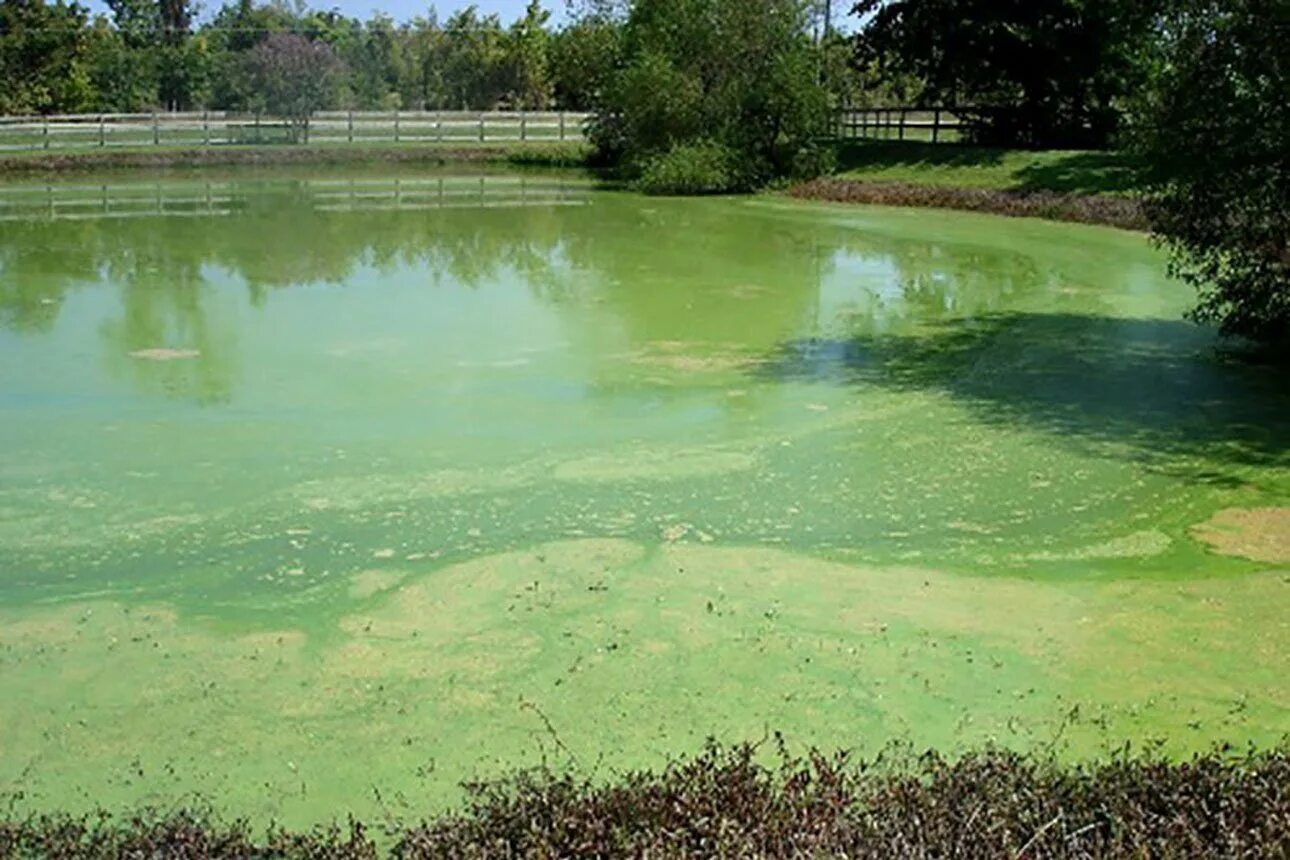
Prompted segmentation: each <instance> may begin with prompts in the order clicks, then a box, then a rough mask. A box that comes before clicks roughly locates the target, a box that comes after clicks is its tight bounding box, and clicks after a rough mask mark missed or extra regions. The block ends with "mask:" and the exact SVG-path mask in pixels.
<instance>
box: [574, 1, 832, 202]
mask: <svg viewBox="0 0 1290 860" xmlns="http://www.w3.org/2000/svg"><path fill="white" fill-rule="evenodd" d="M806 10H807V4H806V3H804V2H803V0H637V2H635V3H633V4H632V5H631V9H630V13H629V15H628V18H627V21H626V23H625V24H624V26H623V33H622V40H621V50H620V61H619V65H618V67H617V68H616V69H615V71H614V72H613V73H612V74H610V75H609V76H608V78H607V80H606V81H605V83H604V88H603V92H602V93H601V94H600V96H599V98H598V101H597V106H596V117H595V119H594V121H593V122H592V123H591V126H590V128H589V132H590V136H591V140H592V143H593V144H594V145H595V146H596V149H597V151H598V153H599V155H600V157H601V159H602V160H603V161H605V162H606V163H609V164H617V165H619V166H622V167H625V168H627V169H628V171H629V172H632V173H636V174H637V175H639V177H640V178H641V180H642V181H641V187H648V183H647V181H646V180H645V178H644V174H645V173H646V172H647V171H648V172H649V173H650V175H651V180H652V178H654V177H655V176H658V177H659V178H660V179H661V178H663V177H662V176H660V174H668V175H670V174H673V173H676V174H679V175H681V176H682V178H689V177H691V176H694V175H696V174H697V173H698V171H699V170H700V168H702V167H705V166H706V167H707V168H709V172H708V173H707V174H706V175H702V176H700V180H701V181H699V182H697V183H693V187H694V188H696V189H697V190H698V191H699V192H700V193H711V192H712V191H714V190H733V189H735V188H739V189H746V188H750V187H754V186H757V185H761V184H764V183H766V182H769V181H771V180H773V179H775V178H777V177H784V176H791V175H794V174H795V173H798V172H800V171H801V170H804V169H807V168H810V167H811V166H812V164H811V162H810V160H809V159H803V158H802V157H801V154H802V153H803V152H804V151H805V150H808V149H809V148H810V147H811V146H812V144H813V142H814V141H815V140H816V139H817V138H818V137H819V135H820V133H821V132H822V130H823V129H824V128H825V126H826V120H827V116H828V100H827V97H826V95H825V92H824V89H823V87H822V86H821V85H820V83H819V62H818V60H819V57H818V54H817V53H816V49H815V47H814V45H813V44H812V42H811V39H810V35H809V33H808V28H807V17H806ZM713 144H715V145H719V146H720V147H724V148H725V150H726V151H727V152H729V153H731V159H730V161H731V163H730V164H728V165H726V167H725V172H726V173H728V174H729V178H728V179H726V180H725V181H724V182H722V183H720V184H718V183H717V182H716V180H717V179H718V176H719V174H720V173H721V172H722V171H721V170H719V169H716V168H717V162H718V161H720V160H721V159H718V158H717V157H716V151H715V150H714V149H713V148H712V145H713ZM686 147H693V150H687V149H685V148H686ZM683 168H684V169H683ZM736 168H737V169H736ZM718 185H719V187H718ZM690 186H691V183H689V182H678V183H670V182H668V183H661V186H660V187H661V188H665V189H667V190H669V193H688V188H689V187H690Z"/></svg>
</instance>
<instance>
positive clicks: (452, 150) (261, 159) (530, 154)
mask: <svg viewBox="0 0 1290 860" xmlns="http://www.w3.org/2000/svg"><path fill="white" fill-rule="evenodd" d="M578 160H580V159H577V158H576V157H575V153H574V148H573V147H571V146H570V145H569V144H562V145H559V146H545V145H528V146H524V147H519V146H516V145H505V146H501V145H492V146H489V145H477V146H401V147H390V146H383V147H364V146H312V147H311V146H281V147H272V146H268V147H266V146H256V147H211V148H194V149H161V150H157V151H147V150H142V151H141V150H132V151H118V152H111V151H108V152H95V151H82V152H50V153H40V154H24V155H10V156H5V157H0V176H3V175H5V174H11V175H13V174H33V173H67V172H73V171H89V170H102V169H104V168H164V167H224V166H235V165H250V166H268V165H299V164H319V165H339V164H359V163H379V164H431V165H435V164H453V163H461V162H467V163H477V164H479V163H489V162H494V163H512V164H550V165H562V166H563V165H568V164H570V163H571V162H573V161H578Z"/></svg>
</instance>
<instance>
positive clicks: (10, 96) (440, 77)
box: [0, 0, 903, 115]
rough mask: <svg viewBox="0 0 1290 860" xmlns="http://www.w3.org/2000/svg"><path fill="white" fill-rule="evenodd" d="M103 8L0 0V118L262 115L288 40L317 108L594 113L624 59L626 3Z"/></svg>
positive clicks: (846, 51)
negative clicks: (320, 73)
mask: <svg viewBox="0 0 1290 860" xmlns="http://www.w3.org/2000/svg"><path fill="white" fill-rule="evenodd" d="M839 5H840V4H839ZM107 6H108V8H109V12H108V13H106V14H100V15H92V14H91V13H90V12H89V10H88V9H87V7H85V6H84V5H82V4H80V3H77V2H74V0H73V2H67V0H52V2H51V0H0V82H3V86H0V115H3V114H37V113H76V112H117V113H125V112H136V111H150V110H193V109H198V110H200V109H207V108H209V109H212V110H237V111H241V110H255V109H257V108H264V107H265V105H264V103H263V94H262V93H260V92H258V91H257V90H258V87H257V85H256V84H257V80H256V72H257V68H256V67H257V59H256V58H255V56H254V53H255V49H256V48H257V46H263V45H265V44H266V43H269V44H271V45H274V46H275V47H276V49H277V50H276V51H275V53H276V54H279V55H280V54H282V53H284V52H285V53H289V52H290V51H291V49H292V47H293V46H292V44H291V42H287V41H284V40H282V39H281V38H278V39H276V40H275V39H274V38H273V37H275V36H277V37H281V36H283V35H291V36H294V37H299V40H300V41H301V42H304V43H308V44H310V45H311V46H314V47H316V46H323V50H324V51H325V52H326V53H327V55H328V56H327V57H325V58H324V60H325V61H326V62H324V63H323V64H322V66H321V68H323V69H324V71H325V72H327V74H326V75H325V76H324V77H325V82H326V83H327V84H328V86H327V88H326V91H325V92H323V93H321V94H320V96H319V103H318V105H317V107H320V108H340V109H346V108H352V109H355V110H395V109H403V110H416V109H427V110H491V109H506V108H514V109H525V110H542V109H553V108H559V109H564V110H590V109H593V108H594V107H595V96H596V93H597V92H598V91H599V89H600V88H601V86H602V85H603V83H604V78H605V75H606V74H607V73H608V72H609V70H611V69H612V68H613V67H614V66H615V64H616V63H617V61H618V59H619V55H620V51H621V49H622V39H623V22H624V20H625V18H626V11H627V10H626V7H627V4H626V3H624V2H621V0H578V2H577V3H574V4H571V8H570V10H569V15H568V16H567V23H564V24H562V25H560V26H556V25H554V24H553V22H552V16H551V12H550V10H549V7H550V6H551V3H550V0H548V2H547V3H546V4H545V7H544V4H543V3H541V2H539V0H533V2H530V3H529V5H528V7H527V9H526V10H525V12H524V14H523V15H522V16H521V17H519V18H518V19H517V20H514V21H511V22H505V21H503V20H501V18H499V16H497V15H483V14H480V13H479V11H478V10H477V8H476V7H474V6H468V7H466V8H463V9H461V10H459V11H457V12H454V13H453V14H451V15H449V16H447V17H446V18H440V17H439V16H438V15H436V14H435V12H434V11H433V7H431V9H430V10H429V11H428V13H427V14H426V15H425V16H424V17H417V18H413V19H412V20H410V21H402V22H399V21H395V20H393V19H392V18H390V17H389V16H387V15H383V14H376V15H374V16H373V17H371V18H369V19H368V20H366V21H363V20H359V19H357V18H351V17H347V16H345V15H342V14H340V13H339V12H337V11H335V10H332V11H317V10H314V9H310V8H307V7H306V6H305V5H304V4H303V3H291V2H287V0H270V2H257V0H228V2H225V3H223V5H220V6H218V7H216V8H214V10H213V13H212V14H209V15H205V16H203V20H202V21H200V22H199V21H198V20H197V16H196V12H197V5H196V3H195V0H107ZM261 53H262V54H263V53H265V52H263V51H262V52H261ZM823 54H825V55H826V58H825V60H823V61H822V62H824V63H825V64H827V66H828V72H829V75H830V77H831V78H832V79H833V80H835V81H837V86H838V88H839V89H840V90H849V91H854V92H855V93H856V94H857V95H859V91H860V90H861V89H862V87H861V82H860V74H859V72H858V70H857V69H856V68H855V67H853V66H852V64H851V62H850V56H851V46H850V42H849V40H848V39H845V38H843V37H842V36H840V35H834V36H833V37H832V38H831V39H830V40H828V43H827V45H826V46H825V49H824V50H823ZM269 59H270V58H268V57H263V56H262V57H260V58H259V61H258V62H259V64H260V65H263V64H264V62H265V61H267V60H269ZM287 62H290V61H289V60H288V61H287ZM314 68H316V67H314ZM900 95H903V94H900Z"/></svg>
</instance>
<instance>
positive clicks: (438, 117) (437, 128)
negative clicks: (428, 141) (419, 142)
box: [434, 111, 443, 143]
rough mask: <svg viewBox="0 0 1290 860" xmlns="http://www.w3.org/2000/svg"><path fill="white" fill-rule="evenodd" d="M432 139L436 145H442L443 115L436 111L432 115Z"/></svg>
mask: <svg viewBox="0 0 1290 860" xmlns="http://www.w3.org/2000/svg"><path fill="white" fill-rule="evenodd" d="M434 139H435V141H436V142H438V143H443V115H442V114H440V113H439V112H438V111H436V112H435V115H434Z"/></svg>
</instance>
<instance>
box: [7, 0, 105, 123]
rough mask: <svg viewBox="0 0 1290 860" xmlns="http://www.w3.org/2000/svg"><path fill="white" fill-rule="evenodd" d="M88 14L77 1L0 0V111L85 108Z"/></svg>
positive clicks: (87, 100) (88, 94)
mask: <svg viewBox="0 0 1290 860" xmlns="http://www.w3.org/2000/svg"><path fill="white" fill-rule="evenodd" d="M87 23H88V16H87V13H86V10H85V8H84V7H83V6H80V5H78V4H76V3H70V4H69V3H64V2H63V0H57V2H55V3H52V4H50V3H46V2H45V0H4V2H0V114H25V113H49V112H53V111H74V110H81V109H84V108H87V107H88V106H89V104H90V103H91V101H92V99H93V92H92V90H91V87H90V77H89V73H88V70H87V68H86V63H85V47H86V43H87V35H88V33H87V29H86V27H87Z"/></svg>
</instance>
